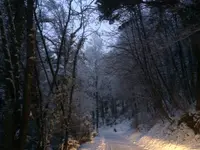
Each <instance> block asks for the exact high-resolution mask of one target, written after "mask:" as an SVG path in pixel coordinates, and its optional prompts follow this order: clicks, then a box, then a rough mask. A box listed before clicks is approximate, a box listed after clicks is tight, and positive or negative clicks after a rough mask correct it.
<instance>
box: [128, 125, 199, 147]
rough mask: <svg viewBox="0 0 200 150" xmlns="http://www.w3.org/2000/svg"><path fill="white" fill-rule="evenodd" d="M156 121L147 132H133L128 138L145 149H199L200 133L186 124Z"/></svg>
mask: <svg viewBox="0 0 200 150" xmlns="http://www.w3.org/2000/svg"><path fill="white" fill-rule="evenodd" d="M177 124H178V123H176V122H174V123H170V122H164V123H163V122H161V121H160V122H158V123H156V124H155V125H154V126H153V127H152V128H151V129H150V130H149V131H148V132H146V133H144V132H143V133H141V132H139V131H136V132H133V133H132V134H131V136H129V140H131V141H132V142H133V143H135V144H137V145H138V146H141V147H143V148H144V149H147V150H200V135H198V134H197V135H195V133H194V132H193V130H192V129H190V128H189V127H188V126H187V125H185V124H183V123H182V124H181V125H180V126H178V125H177Z"/></svg>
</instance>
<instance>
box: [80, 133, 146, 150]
mask: <svg viewBox="0 0 200 150" xmlns="http://www.w3.org/2000/svg"><path fill="white" fill-rule="evenodd" d="M79 150H143V149H142V148H140V147H138V146H137V145H134V144H132V143H131V142H130V141H128V140H127V139H126V138H125V137H123V135H121V134H118V133H115V132H108V133H106V132H101V133H100V136H98V137H96V138H95V139H94V142H93V143H88V144H84V145H82V146H81V147H80V149H79Z"/></svg>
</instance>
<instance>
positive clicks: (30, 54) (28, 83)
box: [20, 0, 36, 150]
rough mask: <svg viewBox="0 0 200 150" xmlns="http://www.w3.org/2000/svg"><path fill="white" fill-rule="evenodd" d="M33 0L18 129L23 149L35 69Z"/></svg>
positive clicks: (29, 18) (21, 149) (28, 10)
mask: <svg viewBox="0 0 200 150" xmlns="http://www.w3.org/2000/svg"><path fill="white" fill-rule="evenodd" d="M33 12H34V0H27V18H26V19H27V60H26V70H25V86H24V97H23V111H22V122H21V129H20V150H24V147H25V143H26V136H27V131H28V121H29V114H30V105H31V100H32V97H31V95H32V92H31V91H32V90H33V89H32V85H33V80H34V77H33V76H34V70H35V60H36V55H35V27H34V25H33Z"/></svg>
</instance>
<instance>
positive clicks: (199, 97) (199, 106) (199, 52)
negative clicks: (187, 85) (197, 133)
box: [191, 32, 200, 111]
mask: <svg viewBox="0 0 200 150" xmlns="http://www.w3.org/2000/svg"><path fill="white" fill-rule="evenodd" d="M199 39H200V32H197V33H195V34H194V35H192V36H191V42H192V49H193V53H194V56H196V59H197V62H198V66H197V81H196V110H197V111H200V41H199Z"/></svg>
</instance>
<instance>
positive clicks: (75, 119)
mask: <svg viewBox="0 0 200 150" xmlns="http://www.w3.org/2000/svg"><path fill="white" fill-rule="evenodd" d="M0 8H1V9H0V149H3V150H24V149H28V150H47V149H48V148H50V147H51V148H53V149H61V150H69V149H70V146H71V145H77V144H78V143H79V144H81V143H84V142H86V141H88V140H90V137H91V135H92V134H93V132H94V131H96V132H98V128H99V127H101V126H103V125H107V126H111V125H112V124H115V123H117V120H118V119H130V120H132V119H133V120H134V124H133V127H135V128H138V126H139V125H140V124H145V125H147V126H152V125H153V124H154V123H155V121H156V120H158V119H162V120H165V119H166V120H169V121H173V119H174V117H175V116H176V115H177V114H178V113H182V114H185V115H183V117H182V118H180V121H185V122H186V123H188V120H189V123H188V125H189V126H190V127H191V128H192V129H194V130H195V132H196V133H200V131H199V127H200V123H199V119H200V117H198V118H197V119H196V120H195V119H193V116H194V115H195V114H198V111H200V20H199V19H200V2H199V1H198V0H96V1H95V0H1V1H0ZM105 22H109V23H110V28H112V30H111V31H110V32H108V33H107V34H106V36H107V38H106V39H108V40H107V41H106V42H105V40H104V37H103V36H102V33H101V32H100V31H99V27H98V25H97V24H100V23H105ZM194 110H195V111H194ZM191 111H192V112H193V113H192V114H191V113H188V112H191Z"/></svg>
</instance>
